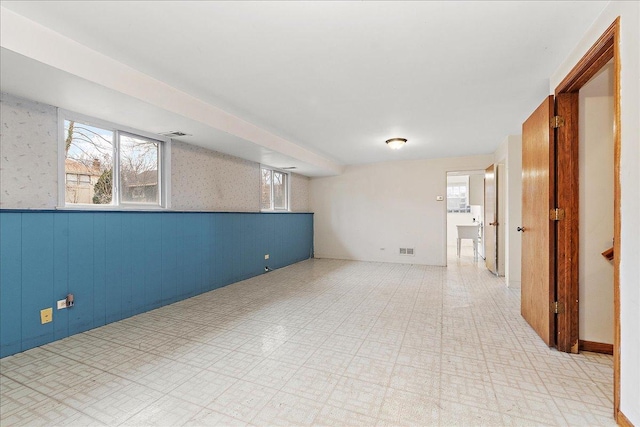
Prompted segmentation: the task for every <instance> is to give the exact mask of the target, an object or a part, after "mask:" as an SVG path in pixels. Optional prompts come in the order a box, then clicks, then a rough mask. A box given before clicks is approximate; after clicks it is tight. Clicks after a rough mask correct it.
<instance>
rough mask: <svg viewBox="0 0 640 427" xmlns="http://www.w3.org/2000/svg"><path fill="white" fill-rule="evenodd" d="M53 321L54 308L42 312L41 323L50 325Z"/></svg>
mask: <svg viewBox="0 0 640 427" xmlns="http://www.w3.org/2000/svg"><path fill="white" fill-rule="evenodd" d="M52 320H53V308H51V307H49V308H45V309H44V310H40V323H42V324H43V325H44V324H45V323H49V322H51V321H52Z"/></svg>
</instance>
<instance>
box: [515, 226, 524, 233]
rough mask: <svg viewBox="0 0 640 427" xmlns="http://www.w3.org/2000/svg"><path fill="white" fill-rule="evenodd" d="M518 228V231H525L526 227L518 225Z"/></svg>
mask: <svg viewBox="0 0 640 427" xmlns="http://www.w3.org/2000/svg"><path fill="white" fill-rule="evenodd" d="M516 230H518V231H520V232H522V233H524V227H518V228H517V229H516Z"/></svg>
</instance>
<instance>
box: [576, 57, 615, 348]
mask: <svg viewBox="0 0 640 427" xmlns="http://www.w3.org/2000/svg"><path fill="white" fill-rule="evenodd" d="M613 80H614V69H613V60H610V61H609V62H608V63H607V64H606V65H605V66H604V67H602V68H601V69H600V71H599V72H598V73H597V74H596V75H595V76H594V77H592V78H591V80H589V81H588V82H587V83H586V84H585V85H584V86H582V87H581V88H580V90H579V93H578V94H579V109H578V111H579V120H578V123H579V144H578V145H579V155H578V157H579V159H578V163H579V167H578V169H579V185H578V188H579V196H578V199H579V202H578V206H579V220H578V222H579V232H578V233H579V238H578V241H579V252H578V254H579V267H578V268H579V272H578V279H579V280H578V291H579V298H578V301H579V303H578V307H579V308H578V312H579V321H578V325H579V332H578V337H579V349H580V350H581V351H582V350H585V351H595V352H598V353H606V354H613V340H614V339H613V334H614V320H613V318H614V314H613V311H614V304H613V263H612V261H611V260H610V259H609V258H607V256H606V253H607V252H606V251H607V250H609V249H610V248H611V249H612V248H613V234H614V213H613V210H614V184H613V183H614V161H613V159H614V144H613V136H614V133H613V121H614V107H613V102H614V100H613V94H614V82H613ZM603 252H604V253H605V254H603Z"/></svg>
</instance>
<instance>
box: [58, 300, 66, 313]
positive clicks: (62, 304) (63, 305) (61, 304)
mask: <svg viewBox="0 0 640 427" xmlns="http://www.w3.org/2000/svg"><path fill="white" fill-rule="evenodd" d="M63 308H67V300H66V299H61V300H58V310H62V309H63Z"/></svg>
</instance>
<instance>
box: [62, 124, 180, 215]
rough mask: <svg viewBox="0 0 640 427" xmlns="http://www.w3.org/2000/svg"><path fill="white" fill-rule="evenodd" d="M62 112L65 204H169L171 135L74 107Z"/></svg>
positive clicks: (124, 206) (127, 206)
mask: <svg viewBox="0 0 640 427" xmlns="http://www.w3.org/2000/svg"><path fill="white" fill-rule="evenodd" d="M61 116H62V117H63V119H62V120H61V126H62V132H61V134H62V138H61V139H62V141H61V147H60V153H61V155H60V157H61V162H62V163H63V164H64V167H61V168H60V170H61V179H60V182H61V183H62V185H61V187H62V188H60V195H61V196H60V199H61V200H60V201H59V203H60V206H62V207H76V208H87V207H101V208H118V209H136V208H142V209H153V208H162V207H167V204H168V197H167V196H168V191H167V188H166V185H165V182H167V178H166V175H168V172H167V171H166V169H167V167H166V164H168V160H167V157H168V156H169V141H170V140H169V139H166V138H163V137H158V136H155V135H145V134H144V133H143V132H138V131H135V130H130V129H124V128H123V127H122V126H117V125H114V124H112V123H107V122H103V121H100V120H97V119H91V118H86V117H80V116H79V115H77V114H74V113H64V114H63V115H61Z"/></svg>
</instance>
